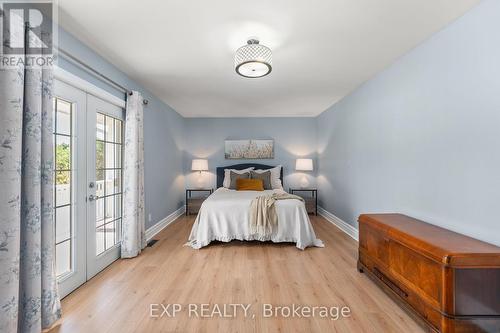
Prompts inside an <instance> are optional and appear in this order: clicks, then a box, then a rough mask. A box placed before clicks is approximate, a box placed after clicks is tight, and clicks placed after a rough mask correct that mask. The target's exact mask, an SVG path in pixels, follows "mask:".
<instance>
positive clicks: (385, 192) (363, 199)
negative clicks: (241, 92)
mask: <svg viewBox="0 0 500 333" xmlns="http://www.w3.org/2000/svg"><path fill="white" fill-rule="evenodd" d="M317 126H318V159H319V172H318V183H319V190H320V203H321V206H323V207H324V208H325V209H327V210H328V211H330V212H331V213H333V214H335V215H336V216H338V217H340V218H341V219H343V220H345V221H346V222H348V223H350V224H352V225H354V226H356V225H357V223H356V220H357V217H358V215H359V214H360V213H366V212H403V213H406V214H408V215H411V216H414V217H417V218H421V219H423V220H425V221H428V222H431V223H434V224H437V225H440V226H443V227H446V228H449V229H452V230H455V231H457V232H460V233H463V234H467V235H470V236H473V237H475V238H478V239H482V240H485V241H488V242H491V243H494V244H497V245H500V228H499V219H498V207H499V204H500V1H498V0H485V1H483V2H482V3H480V4H479V5H478V6H477V7H476V8H474V9H473V10H472V11H470V12H468V13H467V14H466V15H465V16H464V17H462V18H460V19H459V20H457V21H456V22H454V23H452V24H451V25H450V26H448V27H447V28H446V29H444V30H443V31H441V32H439V33H438V34H436V35H434V36H433V37H432V38H430V39H429V40H428V41H426V42H425V43H423V44H422V45H420V46H419V47H417V48H416V49H414V50H413V51H411V52H410V53H409V54H407V55H406V56H404V57H402V58H401V59H400V60H399V61H397V62H396V63H395V64H393V65H392V66H390V67H389V68H388V69H386V70H385V71H383V72H382V73H380V74H379V75H377V76H376V77H375V78H373V79H372V80H370V81H368V82H366V83H365V84H364V85H363V86H361V87H360V88H359V89H357V90H356V91H355V92H353V93H352V94H351V95H350V96H348V97H346V98H344V99H343V100H342V101H340V102H339V103H337V104H336V105H334V106H333V107H332V108H330V109H329V110H328V111H327V112H324V113H323V114H321V115H320V116H319V117H318V119H317Z"/></svg>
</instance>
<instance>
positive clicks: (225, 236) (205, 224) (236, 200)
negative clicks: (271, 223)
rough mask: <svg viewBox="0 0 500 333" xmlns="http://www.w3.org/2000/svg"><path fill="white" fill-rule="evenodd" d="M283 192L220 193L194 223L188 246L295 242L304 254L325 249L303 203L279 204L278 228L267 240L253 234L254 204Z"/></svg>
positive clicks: (207, 201)
mask: <svg viewBox="0 0 500 333" xmlns="http://www.w3.org/2000/svg"><path fill="white" fill-rule="evenodd" d="M280 191H281V192H282V190H268V191H235V190H229V189H226V188H223V187H221V188H219V189H217V190H216V191H215V192H214V193H213V194H212V195H210V196H209V197H208V198H207V199H206V200H205V201H204V202H203V204H202V206H201V208H200V211H199V213H198V216H197V217H196V221H195V222H194V225H193V228H192V229H191V234H190V236H189V241H188V243H187V244H188V245H190V246H191V247H192V248H194V249H199V248H202V247H204V246H207V245H208V244H210V242H212V241H214V240H218V241H222V242H230V241H231V240H234V239H237V240H247V241H249V240H259V241H272V242H275V243H279V242H293V243H295V244H296V246H297V248H299V249H301V250H303V249H305V248H306V247H308V246H317V247H324V245H323V242H322V241H321V240H319V239H317V238H316V235H315V233H314V230H313V227H312V225H311V222H310V221H309V216H308V215H307V212H306V209H305V206H304V203H303V202H302V201H299V200H278V201H276V203H275V205H276V209H277V215H278V227H277V228H276V229H275V230H274V231H273V233H272V234H271V235H269V236H267V237H259V236H257V235H254V234H251V233H250V226H249V219H250V203H251V201H252V199H253V198H255V197H257V196H260V195H266V194H271V193H273V192H280Z"/></svg>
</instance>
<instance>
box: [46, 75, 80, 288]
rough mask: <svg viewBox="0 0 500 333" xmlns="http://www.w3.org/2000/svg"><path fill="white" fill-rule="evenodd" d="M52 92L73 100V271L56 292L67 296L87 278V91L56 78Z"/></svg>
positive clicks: (61, 279)
mask: <svg viewBox="0 0 500 333" xmlns="http://www.w3.org/2000/svg"><path fill="white" fill-rule="evenodd" d="M54 91H55V93H54V95H55V96H56V97H60V98H61V99H63V100H66V101H68V102H71V103H72V118H73V121H72V124H71V126H72V128H73V135H72V138H71V142H72V146H71V147H72V149H71V155H72V161H71V169H72V171H71V191H72V195H71V197H72V200H71V201H72V202H71V204H72V208H73V212H72V218H71V220H72V221H71V222H72V226H71V231H72V235H71V239H72V248H71V263H72V271H71V273H68V274H66V275H63V276H62V277H60V278H59V279H58V283H59V293H60V296H61V297H64V296H66V295H67V294H69V293H70V292H71V291H73V290H74V289H76V288H77V287H78V286H80V285H81V284H82V283H84V282H85V281H86V277H87V272H86V258H85V249H86V242H87V239H86V228H85V225H86V223H85V221H86V216H87V213H86V208H85V206H86V205H85V200H86V177H87V174H86V168H87V161H86V156H85V155H86V150H87V148H86V145H87V142H86V140H85V138H86V135H85V133H86V117H85V114H86V112H87V94H86V93H85V92H83V91H81V90H80V89H76V88H74V87H72V86H70V85H68V84H66V83H64V82H60V81H59V80H55V81H54Z"/></svg>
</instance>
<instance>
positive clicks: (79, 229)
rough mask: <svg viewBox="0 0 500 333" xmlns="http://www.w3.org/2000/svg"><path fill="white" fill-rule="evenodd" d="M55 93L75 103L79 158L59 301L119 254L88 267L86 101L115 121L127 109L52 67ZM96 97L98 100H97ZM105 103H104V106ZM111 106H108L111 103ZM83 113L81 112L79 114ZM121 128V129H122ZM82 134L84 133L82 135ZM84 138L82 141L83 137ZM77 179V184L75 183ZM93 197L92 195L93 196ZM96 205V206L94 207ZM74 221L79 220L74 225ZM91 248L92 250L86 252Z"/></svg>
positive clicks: (116, 250) (115, 252) (116, 251)
mask: <svg viewBox="0 0 500 333" xmlns="http://www.w3.org/2000/svg"><path fill="white" fill-rule="evenodd" d="M54 79H55V80H54V87H55V89H54V92H55V93H54V94H55V96H58V95H60V96H61V97H63V99H65V100H68V99H69V101H70V102H73V103H75V105H76V106H77V111H80V112H77V113H76V115H77V117H78V118H77V119H76V122H75V126H77V127H78V128H75V133H77V134H75V139H74V140H75V141H74V147H76V150H75V151H76V152H77V154H78V152H80V154H78V155H80V157H78V158H77V159H76V161H75V163H76V164H75V165H76V167H77V172H78V175H75V177H73V178H74V179H75V183H74V185H73V186H74V191H75V200H74V201H75V202H77V203H78V204H77V205H75V213H74V217H75V218H74V221H75V222H74V223H75V224H74V233H73V235H74V241H75V244H74V251H72V252H73V253H72V256H73V257H72V260H73V263H74V264H73V270H74V271H73V272H71V273H70V274H68V275H65V276H63V277H61V278H59V279H58V285H59V293H60V296H61V298H63V297H65V296H66V295H68V294H69V293H71V292H72V291H73V290H75V289H76V288H77V287H78V286H80V285H82V284H83V283H85V282H86V281H87V280H88V279H90V278H91V277H92V276H94V275H95V274H97V273H98V272H99V271H100V270H102V269H104V268H105V267H106V266H107V265H109V264H110V263H111V262H112V261H114V260H115V259H117V258H119V255H120V251H119V250H120V246H119V245H117V246H114V247H113V248H112V249H110V250H109V251H106V252H105V253H103V254H104V256H100V257H98V258H97V259H96V260H94V262H93V263H90V265H89V258H96V256H95V237H94V242H93V246H92V247H91V246H89V244H88V243H89V241H88V239H87V238H88V235H93V234H89V229H90V226H92V227H94V228H92V232H93V233H95V210H94V214H93V215H90V217H89V213H88V211H89V208H88V206H89V205H87V203H86V199H87V196H88V195H89V191H88V190H89V187H88V184H89V179H93V181H95V167H94V168H90V169H89V167H88V158H89V157H88V155H87V154H88V152H89V151H91V150H92V149H89V148H90V147H93V148H94V149H93V156H94V157H93V158H92V160H93V161H94V162H93V163H94V166H95V136H94V137H93V141H92V142H91V145H90V147H89V140H90V139H89V138H88V137H89V136H90V137H92V136H91V135H88V132H89V130H88V126H89V125H88V124H89V122H90V119H92V120H93V128H94V129H95V122H96V118H95V111H94V114H93V117H91V116H89V114H88V113H89V112H88V110H89V108H88V106H89V105H88V100H89V99H91V100H100V101H101V102H105V104H107V105H108V107H106V108H105V109H106V110H103V111H105V112H103V113H107V114H109V115H111V116H113V117H115V118H119V119H122V120H124V109H125V106H126V102H125V100H124V99H121V98H119V97H116V96H114V95H113V94H110V93H109V92H107V91H105V90H103V89H102V88H99V87H97V86H95V85H94V84H92V83H90V82H88V81H86V80H84V79H82V78H80V77H78V76H76V75H74V74H72V73H70V72H68V71H66V70H64V69H62V68H60V67H54ZM96 97H98V98H96ZM106 102H107V103H106ZM108 103H111V104H112V105H111V107H110V104H108ZM81 110H84V112H81ZM123 129H124V128H123ZM82 133H83V134H82ZM94 133H95V131H94ZM82 136H83V138H82ZM87 170H91V171H92V172H93V178H91V177H89V175H88V174H87ZM77 179H79V180H80V181H79V182H76V180H77ZM94 195H95V193H94ZM94 206H95V205H94ZM92 217H93V223H89V219H91V218H92ZM77 221H81V222H80V223H79V224H77V223H76V222H77ZM89 224H90V226H89ZM89 249H92V250H89ZM89 251H90V253H92V254H93V255H92V256H89Z"/></svg>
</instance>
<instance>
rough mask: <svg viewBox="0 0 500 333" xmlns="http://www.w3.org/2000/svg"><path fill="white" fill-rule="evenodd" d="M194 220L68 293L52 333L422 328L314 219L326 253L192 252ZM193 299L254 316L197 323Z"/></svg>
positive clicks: (266, 247) (353, 252) (181, 222)
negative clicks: (293, 310)
mask: <svg viewBox="0 0 500 333" xmlns="http://www.w3.org/2000/svg"><path fill="white" fill-rule="evenodd" d="M193 221H194V216H190V217H185V216H183V217H181V218H179V219H178V220H177V221H175V222H174V223H172V224H171V225H170V226H169V227H167V228H166V229H164V230H163V231H162V232H161V233H160V234H158V235H157V236H156V237H155V238H156V239H159V241H158V242H157V243H156V244H155V245H154V246H153V247H152V248H147V249H146V250H145V251H144V252H143V253H142V254H141V255H140V256H139V257H137V258H134V259H126V260H118V261H117V262H115V263H113V264H112V265H111V266H110V267H108V268H107V269H105V270H104V271H103V272H101V273H100V274H98V275H97V276H96V277H94V278H93V279H92V280H90V281H89V282H87V283H86V284H84V285H83V286H81V287H80V288H79V289H77V290H76V291H74V292H73V293H72V294H70V295H68V296H67V297H66V298H65V299H63V301H62V308H63V318H62V320H60V321H59V323H58V324H57V325H56V326H55V327H54V328H52V329H51V330H50V332H71V333H74V332H95V333H97V332H123V333H125V332H370V333H372V332H384V333H388V332H424V330H423V329H422V328H421V327H420V326H419V325H418V324H417V323H416V322H415V321H413V319H412V318H411V317H409V316H408V315H407V314H406V312H404V311H403V310H402V309H400V308H399V307H398V306H397V305H396V304H395V303H394V302H393V301H392V300H391V299H390V298H389V297H388V296H386V295H385V294H384V293H383V292H382V291H381V290H380V289H379V288H378V287H376V285H375V284H374V283H373V282H372V281H371V280H370V279H369V278H368V277H367V276H365V275H364V274H361V273H358V271H357V269H356V259H357V243H356V242H355V241H354V240H352V239H351V238H349V237H348V236H347V235H345V234H344V233H343V232H342V231H340V230H339V229H337V228H336V227H335V226H333V225H332V224H331V223H329V222H327V221H326V220H325V219H323V218H322V217H315V216H311V221H312V223H313V226H314V228H315V230H316V234H317V236H318V237H319V238H321V239H322V240H323V241H324V243H325V246H326V247H325V248H308V249H306V250H305V251H300V250H298V249H297V248H295V246H294V245H292V244H272V243H265V244H262V243H258V242H251V243H244V242H231V243H215V244H212V245H210V246H208V247H206V248H203V249H201V250H193V249H191V248H190V247H185V246H182V245H183V244H184V243H185V242H186V240H187V237H188V235H189V231H190V229H191V226H192V223H193ZM151 303H156V304H159V303H162V304H163V305H164V306H167V304H174V303H179V304H182V306H183V310H182V311H180V312H179V313H177V315H176V317H175V318H168V317H166V316H163V317H160V318H153V317H150V304H151ZM190 303H192V304H196V305H198V306H199V304H202V303H210V304H212V305H214V304H218V305H220V306H221V307H222V306H223V305H224V304H236V303H244V304H247V303H250V304H251V308H250V310H249V313H250V312H251V313H253V314H255V317H252V315H249V316H248V317H244V315H243V311H239V312H238V314H237V317H236V318H219V317H214V318H194V317H191V318H190V317H189V312H188V304H190ZM264 303H269V304H273V305H275V306H279V305H284V306H292V305H293V304H296V305H301V306H311V307H312V306H326V307H339V308H341V307H343V306H348V307H349V308H350V311H351V315H350V316H349V317H347V318H339V319H338V320H331V319H329V318H321V317H320V316H319V315H316V316H315V317H314V318H284V317H277V318H264V317H263V315H262V311H261V309H262V306H263V304H264ZM170 310H171V309H170ZM240 310H241V309H240ZM154 313H155V314H157V315H159V314H160V313H162V311H161V308H160V310H158V312H156V311H155V312H154ZM170 313H171V312H170ZM191 314H192V316H194V312H192V313H191ZM198 314H200V315H201V314H202V313H201V311H200V310H199V308H198ZM231 314H232V312H231ZM283 314H284V315H286V312H284V313H283Z"/></svg>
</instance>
